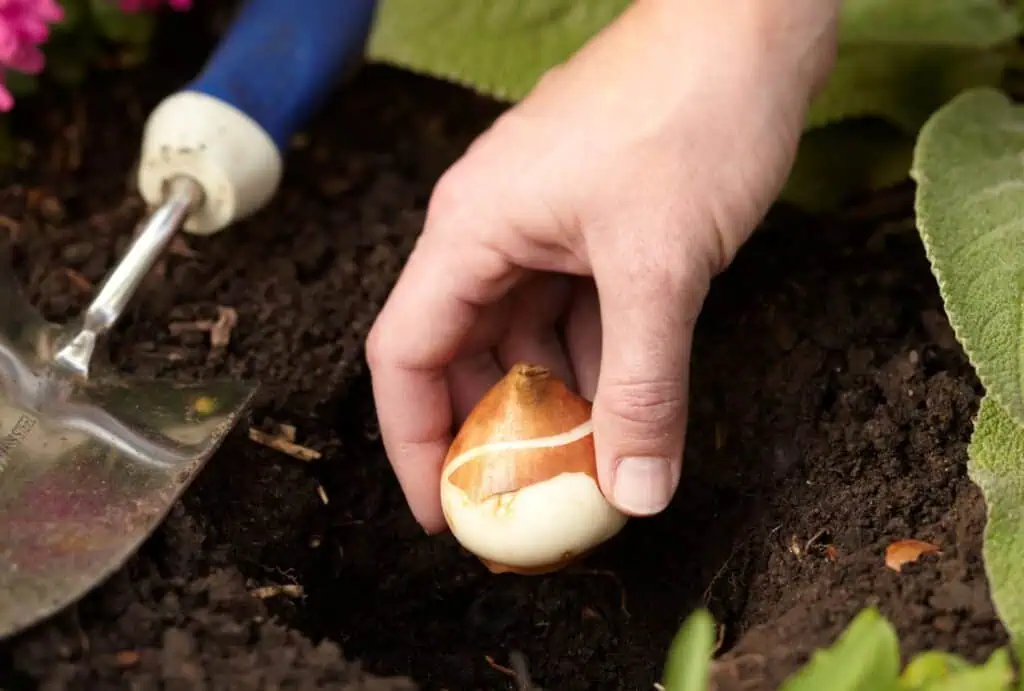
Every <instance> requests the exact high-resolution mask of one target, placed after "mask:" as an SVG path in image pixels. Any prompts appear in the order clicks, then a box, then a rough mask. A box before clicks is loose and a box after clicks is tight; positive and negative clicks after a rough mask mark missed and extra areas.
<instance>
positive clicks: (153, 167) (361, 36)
mask: <svg viewBox="0 0 1024 691" xmlns="http://www.w3.org/2000/svg"><path fill="white" fill-rule="evenodd" d="M375 6H376V2H375V0H248V2H247V3H246V5H245V6H244V7H243V8H242V10H241V12H240V13H239V15H238V16H237V17H236V18H235V20H234V23H233V24H232V26H231V28H230V29H229V31H228V32H227V34H226V35H225V36H224V38H223V39H222V40H221V43H220V45H219V46H218V47H217V49H216V50H215V51H214V53H213V55H212V57H211V58H210V60H209V62H208V63H207V64H206V66H205V67H204V68H203V70H202V72H201V73H200V74H199V75H198V76H197V77H196V79H195V80H193V81H192V82H191V83H190V84H189V85H187V86H186V87H185V88H184V89H183V90H182V91H179V92H178V93H175V94H173V95H171V96H169V97H168V98H166V99H164V101H163V102H161V103H160V105H158V106H157V108H156V109H155V110H154V111H153V112H152V113H151V114H150V116H149V120H148V122H147V123H146V128H145V132H144V134H143V142H142V156H141V160H140V165H139V175H138V184H139V191H140V192H141V194H142V196H143V197H144V198H145V199H146V201H147V202H149V203H150V204H159V203H160V202H161V201H162V197H163V194H164V187H165V184H166V182H167V181H168V180H170V179H171V178H173V177H175V176H180V175H184V176H188V177H191V178H193V179H195V180H196V181H198V182H199V184H200V185H201V186H202V188H203V191H204V194H205V197H206V198H205V200H204V204H203V205H202V208H200V209H199V210H198V211H197V212H196V213H194V214H192V216H190V218H189V221H188V223H187V224H186V225H185V229H186V230H187V231H189V232H192V233H197V234H204V235H205V234H210V233H215V232H217V231H219V230H222V229H223V228H224V227H226V226H227V225H229V224H230V223H232V222H233V221H236V220H238V219H241V218H245V217H246V216H249V215H251V214H253V213H255V212H256V211H258V210H259V209H261V208H262V207H263V206H264V205H265V204H266V203H267V202H268V201H270V199H271V197H273V195H274V193H275V192H276V191H277V186H278V184H279V182H280V179H281V173H282V168H283V163H282V160H283V156H284V152H285V151H286V150H287V147H288V142H289V140H290V139H291V137H292V135H294V134H295V132H296V130H298V129H299V128H300V127H302V126H303V125H304V124H305V122H306V120H307V118H308V117H309V116H310V115H311V114H312V113H313V111H314V110H315V109H316V108H317V107H318V106H319V105H320V103H321V102H322V100H323V99H324V97H325V96H326V94H327V92H329V91H330V89H331V88H332V87H334V86H336V85H337V83H338V82H339V81H340V79H341V77H342V76H344V74H345V73H346V72H348V71H349V70H351V69H354V68H355V67H356V66H357V65H358V64H359V62H360V61H361V59H362V56H363V53H364V47H365V43H366V40H367V38H368V36H369V34H370V30H371V28H372V25H373V18H374V10H375Z"/></svg>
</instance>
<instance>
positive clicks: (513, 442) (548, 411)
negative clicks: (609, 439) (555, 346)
mask: <svg viewBox="0 0 1024 691" xmlns="http://www.w3.org/2000/svg"><path fill="white" fill-rule="evenodd" d="M590 411H591V404H590V402H589V401H587V400H586V399H585V398H583V397H582V396H579V395H577V394H575V393H573V392H572V391H570V390H569V388H568V387H567V386H566V385H565V384H564V383H563V382H562V381H560V380H559V379H558V378H557V377H555V376H554V375H552V374H551V372H549V371H548V370H546V369H544V368H543V367H536V366H532V365H523V364H519V365H516V366H515V367H513V368H512V369H511V370H510V371H509V372H508V374H506V375H505V377H504V378H503V379H502V380H501V381H499V382H498V383H497V384H496V385H495V386H494V388H492V389H491V390H490V391H489V392H488V393H487V394H486V395H485V396H484V397H483V398H482V399H481V400H480V402H479V403H477V405H476V407H475V408H474V409H473V411H472V412H471V413H470V414H469V417H468V418H467V419H466V421H465V422H464V423H463V425H462V427H461V429H460V430H459V433H458V435H456V437H455V439H454V440H453V441H452V445H451V448H450V449H449V450H448V455H447V457H446V458H445V461H444V465H443V467H442V471H441V506H442V508H443V510H444V516H445V520H446V521H447V523H448V527H449V528H450V529H451V531H452V534H453V535H454V536H455V539H456V540H458V541H459V543H460V544H461V545H462V546H463V547H465V548H466V549H467V550H469V551H470V552H472V553H473V554H475V555H476V556H477V557H478V558H479V559H480V560H481V561H482V562H483V563H484V565H485V566H487V568H488V569H490V570H491V571H492V572H493V573H502V572H513V573H520V574H541V573H548V572H551V571H556V570H558V569H560V568H562V567H564V566H566V565H567V564H568V563H570V562H571V561H573V560H574V559H576V558H578V557H579V556H581V555H582V554H584V553H586V552H588V551H590V550H591V549H593V548H594V547H596V546H597V545H599V544H600V543H602V542H604V541H606V540H608V539H609V538H611V537H612V536H614V535H615V534H616V533H618V532H619V531H620V530H622V528H623V526H624V525H625V524H626V521H627V520H628V519H627V516H626V515H625V514H623V513H621V512H620V511H619V510H618V509H616V508H615V507H614V506H612V505H611V504H610V503H609V502H608V500H607V499H605V497H604V494H602V492H601V488H600V486H599V485H598V480H597V462H596V459H595V456H594V436H593V424H592V422H591V420H590Z"/></svg>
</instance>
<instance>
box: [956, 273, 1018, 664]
mask: <svg viewBox="0 0 1024 691" xmlns="http://www.w3.org/2000/svg"><path fill="white" fill-rule="evenodd" d="M994 261H996V262H999V261H1000V260H999V259H995V260H994ZM967 455H968V459H969V460H968V466H967V469H968V474H969V475H970V478H971V480H972V481H974V483H975V484H977V485H978V487H979V488H981V491H982V494H983V495H984V496H985V504H986V509H987V512H988V519H987V521H986V524H985V535H984V547H983V555H982V556H983V558H984V562H985V575H986V576H987V578H988V584H989V590H990V591H991V594H992V595H991V596H992V603H993V604H994V605H995V609H996V612H997V613H998V614H999V618H1000V619H1001V620H1002V622H1003V624H1004V625H1005V626H1006V629H1007V631H1008V632H1009V634H1010V636H1011V638H1012V639H1013V640H1014V642H1015V643H1016V644H1017V645H1021V644H1024V572H1022V570H1021V565H1022V564H1024V520H1022V518H1021V512H1022V509H1024V428H1022V427H1021V426H1020V425H1019V424H1018V423H1017V422H1015V421H1014V419H1013V417H1011V415H1010V413H1009V412H1008V411H1007V410H1006V409H1005V408H1003V407H1002V406H1000V405H999V404H998V403H997V402H996V401H995V400H994V398H993V397H992V396H986V397H985V399H984V400H983V401H982V402H981V409H980V410H979V411H978V419H977V420H976V421H975V423H974V433H973V434H972V435H971V443H970V445H969V446H968V447H967Z"/></svg>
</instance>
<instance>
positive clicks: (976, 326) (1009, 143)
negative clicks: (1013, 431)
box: [911, 89, 1024, 423]
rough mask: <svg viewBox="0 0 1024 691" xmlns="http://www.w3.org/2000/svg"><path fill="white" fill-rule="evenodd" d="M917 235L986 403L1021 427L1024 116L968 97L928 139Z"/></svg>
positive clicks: (989, 92) (937, 118)
mask: <svg viewBox="0 0 1024 691" xmlns="http://www.w3.org/2000/svg"><path fill="white" fill-rule="evenodd" d="M911 175H912V177H913V178H914V179H915V180H916V181H917V198H916V201H915V208H916V215H917V226H918V231H919V232H920V234H921V237H922V239H923V241H924V245H925V249H926V251H927V254H928V259H929V261H930V262H931V268H932V272H933V273H934V274H935V277H936V279H937V281H938V285H939V290H940V292H941V294H942V299H943V301H944V303H945V308H946V312H947V314H948V316H949V321H950V324H951V325H952V326H953V329H954V330H955V332H956V336H957V340H959V342H960V343H961V345H962V346H963V347H964V350H965V351H966V352H967V355H968V357H969V358H970V360H971V363H972V364H973V365H974V367H975V369H976V370H977V372H978V376H979V377H980V378H981V381H982V383H983V384H984V385H985V388H986V390H987V392H988V395H989V396H994V397H995V400H996V401H997V402H998V403H1000V404H1001V405H1002V406H1004V407H1005V408H1006V409H1007V412H1008V413H1009V414H1010V415H1011V416H1012V417H1013V418H1014V419H1015V420H1016V421H1017V422H1018V423H1021V422H1024V251H1022V250H1021V248H1022V247H1024V215H1022V214H1021V208H1022V205H1024V108H1022V107H1020V106H1014V105H1012V104H1011V103H1010V101H1009V99H1008V98H1007V97H1006V96H1005V95H1003V94H1002V93H1001V92H999V91H996V90H994V89H978V90H971V91H968V92H965V93H963V94H961V95H960V96H958V97H957V98H955V99H954V100H953V101H951V102H950V103H949V104H948V105H946V106H944V107H943V108H942V109H940V110H939V111H938V112H937V113H936V114H935V115H934V116H933V117H932V118H931V119H930V120H929V121H928V123H927V124H926V125H925V126H924V128H923V129H922V130H921V134H920V137H919V138H918V141H917V145H916V147H915V149H914V163H913V167H912V169H911Z"/></svg>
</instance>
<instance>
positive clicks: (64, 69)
mask: <svg viewBox="0 0 1024 691" xmlns="http://www.w3.org/2000/svg"><path fill="white" fill-rule="evenodd" d="M192 1H193V0H0V113H2V114H0V164H7V163H9V162H10V161H11V159H12V155H13V150H14V146H13V142H12V139H11V132H10V123H9V118H8V117H6V115H5V114H6V113H9V112H10V111H11V110H13V109H14V108H15V107H16V106H17V102H18V101H19V100H22V99H25V98H30V97H31V96H32V95H33V94H34V93H35V92H36V91H37V90H38V89H39V88H40V86H42V85H43V84H46V83H50V84H53V85H58V86H64V87H73V86H77V85H78V84H80V83H81V82H82V81H83V80H84V79H85V77H86V75H87V74H89V72H90V71H91V70H94V69H126V68H131V67H135V66H138V65H139V64H141V63H142V62H144V61H145V60H146V58H147V57H148V49H149V44H150V40H151V39H152V37H153V30H154V28H155V25H156V18H157V15H158V13H159V11H161V10H164V9H170V10H172V11H179V12H182V11H187V10H189V9H191V8H192Z"/></svg>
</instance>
